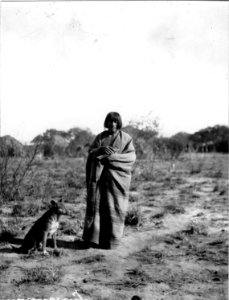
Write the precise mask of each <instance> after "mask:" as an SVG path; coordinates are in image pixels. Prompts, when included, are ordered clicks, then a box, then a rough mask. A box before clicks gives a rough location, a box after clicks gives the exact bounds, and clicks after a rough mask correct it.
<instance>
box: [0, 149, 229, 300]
mask: <svg viewBox="0 0 229 300" xmlns="http://www.w3.org/2000/svg"><path fill="white" fill-rule="evenodd" d="M81 193H82V194H83V193H85V191H84V190H83V188H82V190H81ZM77 199H78V200H77ZM77 199H76V200H75V201H71V203H66V206H67V208H68V210H69V211H71V214H69V215H68V216H63V217H62V219H61V224H62V225H61V228H60V230H59V233H58V246H59V252H58V253H56V252H53V250H52V248H51V247H50V248H48V250H49V253H50V255H49V256H48V257H47V256H43V255H42V254H41V253H40V252H35V253H33V254H31V255H22V254H17V253H15V252H14V251H13V249H12V247H11V245H12V244H14V245H15V246H19V244H20V243H21V241H22V239H23V237H24V235H25V233H26V232H27V231H28V229H29V228H30V226H31V224H32V222H33V221H34V220H36V219H37V218H38V216H40V215H41V214H42V213H43V212H40V213H39V214H38V215H36V216H33V217H30V218H25V217H24V218H23V217H21V218H19V217H18V218H16V217H12V207H13V203H8V204H5V205H3V206H2V208H1V212H0V215H1V222H2V223H4V224H5V223H6V222H9V220H11V219H14V220H15V219H16V222H18V224H17V223H16V226H17V227H18V229H20V231H19V234H18V235H17V236H16V237H14V239H11V240H9V241H7V240H4V239H2V241H1V242H0V258H1V260H0V299H1V300H2V299H4V300H5V299H27V298H35V299H44V298H48V299H49V298H53V300H54V299H64V298H67V299H81V300H82V299H84V300H86V299H87V300H89V299H93V300H105V299H109V300H119V299H120V300H122V299H123V300H124V299H129V300H130V299H131V298H132V297H133V296H134V295H138V296H139V297H141V299H144V300H162V299H163V300H167V299H170V300H172V299H174V300H180V299H182V300H183V299H184V300H192V299H193V300H194V299H195V300H197V299H208V300H211V299H212V300H213V299H215V300H226V299H228V156H226V155H224V156H222V155H221V156H220V155H218V156H217V155H211V156H210V154H209V156H206V155H205V156H198V158H197V157H194V156H189V157H186V158H183V159H180V160H179V161H176V162H173V163H171V162H169V163H165V162H152V164H151V165H149V164H147V165H146V162H141V163H140V162H139V163H137V164H136V166H135V169H134V173H133V180H132V188H131V190H130V204H129V210H131V209H132V210H133V211H135V215H133V218H136V220H137V221H136V222H135V224H134V225H133V224H129V225H126V228H125V235H124V237H123V239H122V243H121V245H120V246H119V247H118V248H117V249H115V250H100V249H92V248H91V249H78V248H77V243H76V241H77V240H78V239H80V237H81V234H82V224H83V216H84V211H85V202H84V201H83V196H82V195H79V197H78V198H77ZM11 221H12V220H11ZM133 223H134V222H133ZM76 228H78V229H77V230H76Z"/></svg>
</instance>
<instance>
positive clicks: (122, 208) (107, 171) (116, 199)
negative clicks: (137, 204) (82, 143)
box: [83, 131, 136, 249]
mask: <svg viewBox="0 0 229 300" xmlns="http://www.w3.org/2000/svg"><path fill="white" fill-rule="evenodd" d="M105 133H106V132H103V133H101V134H99V135H98V136H97V137H96V139H95V141H94V143H93V144H92V146H91V150H92V151H91V154H89V156H88V160H87V164H86V181H87V209H86V217H85V224H84V232H83V239H84V241H87V242H93V243H96V244H98V245H99V246H100V247H102V248H108V249H109V248H113V247H114V246H116V245H118V244H119V241H120V239H121V237H122V235H123V230H124V222H125V215H126V211H127V207H128V195H129V188H130V182H131V170H132V166H133V164H134V161H135V159H136V155H135V150H134V146H133V141H132V138H131V137H130V136H129V135H128V134H127V133H125V132H123V131H119V133H118V135H117V137H116V138H115V140H113V141H112V142H110V140H109V139H108V138H107V136H106V134H105ZM107 145H112V147H114V148H115V149H117V151H116V152H115V153H113V154H111V155H109V156H108V155H106V156H102V157H96V156H95V155H93V148H98V147H101V146H107Z"/></svg>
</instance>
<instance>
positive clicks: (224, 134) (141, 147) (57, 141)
mask: <svg viewBox="0 0 229 300" xmlns="http://www.w3.org/2000/svg"><path fill="white" fill-rule="evenodd" d="M123 131H125V132H127V133H129V134H130V135H131V136H132V137H133V141H134V145H135V149H136V154H137V158H140V159H153V158H155V157H156V158H163V159H173V158H177V157H178V156H179V155H180V154H181V153H183V152H221V153H228V149H229V146H228V137H229V127H227V126H221V125H216V126H214V127H207V128H205V129H201V130H199V131H197V132H195V133H194V134H188V133H185V132H179V133H177V134H175V135H174V136H172V137H169V138H165V137H161V136H159V131H158V124H157V123H154V122H152V123H151V124H145V123H130V124H129V125H127V126H125V127H124V128H123ZM94 138H95V135H94V134H92V132H91V131H90V130H89V129H81V128H79V127H75V128H72V129H70V130H68V131H60V130H56V129H49V130H47V131H45V132H44V133H43V134H40V135H38V136H36V137H35V138H34V139H33V140H32V141H31V145H29V146H28V145H27V146H26V145H22V144H21V143H20V142H18V141H17V140H16V139H14V138H13V137H10V136H5V137H1V138H0V155H1V156H5V155H8V156H23V155H26V154H28V153H29V152H32V151H33V149H34V147H38V151H37V155H39V156H40V157H44V158H52V157H55V156H67V157H86V156H87V152H88V148H89V145H90V144H91V143H92V141H93V139H94Z"/></svg>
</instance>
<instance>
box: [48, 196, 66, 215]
mask: <svg viewBox="0 0 229 300" xmlns="http://www.w3.org/2000/svg"><path fill="white" fill-rule="evenodd" d="M51 209H52V210H54V211H55V213H56V214H57V215H66V214H67V209H66V207H65V205H64V202H63V200H62V199H61V200H60V201H58V202H56V201H54V200H52V201H51Z"/></svg>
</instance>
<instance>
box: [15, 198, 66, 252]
mask: <svg viewBox="0 0 229 300" xmlns="http://www.w3.org/2000/svg"><path fill="white" fill-rule="evenodd" d="M64 214H67V211H66V208H65V206H64V204H63V202H62V201H59V202H58V203H57V202H55V201H54V200H52V201H51V208H50V209H49V210H48V211H46V212H45V213H44V214H43V215H42V216H41V217H40V218H39V219H38V220H37V221H36V222H35V223H34V225H33V226H32V227H31V229H30V230H29V232H28V233H27V234H26V236H25V238H24V240H23V242H22V245H21V247H20V248H17V252H18V253H23V254H30V253H31V252H32V251H33V250H36V249H39V248H40V244H41V243H42V252H43V254H44V255H48V252H47V250H46V244H47V238H48V236H49V235H50V236H52V238H53V245H54V249H55V250H56V249H57V244H56V231H57V229H58V227H59V220H60V216H61V215H64Z"/></svg>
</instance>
